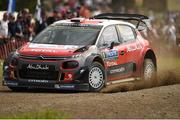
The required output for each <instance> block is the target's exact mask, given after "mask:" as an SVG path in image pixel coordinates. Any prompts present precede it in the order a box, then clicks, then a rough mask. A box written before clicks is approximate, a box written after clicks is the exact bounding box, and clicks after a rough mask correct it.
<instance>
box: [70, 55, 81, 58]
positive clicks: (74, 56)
mask: <svg viewBox="0 0 180 120" xmlns="http://www.w3.org/2000/svg"><path fill="white" fill-rule="evenodd" d="M81 56H82V54H76V55H73V56H72V58H78V57H81Z"/></svg>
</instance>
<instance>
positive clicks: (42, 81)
mask: <svg viewBox="0 0 180 120" xmlns="http://www.w3.org/2000/svg"><path fill="white" fill-rule="evenodd" d="M28 82H33V83H49V81H48V80H28Z"/></svg>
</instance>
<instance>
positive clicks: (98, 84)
mask: <svg viewBox="0 0 180 120" xmlns="http://www.w3.org/2000/svg"><path fill="white" fill-rule="evenodd" d="M88 83H89V87H90V91H93V92H98V91H100V90H101V89H102V88H103V87H104V85H105V73H104V67H103V66H102V65H101V64H100V63H98V62H93V63H92V65H91V66H90V68H89V74H88Z"/></svg>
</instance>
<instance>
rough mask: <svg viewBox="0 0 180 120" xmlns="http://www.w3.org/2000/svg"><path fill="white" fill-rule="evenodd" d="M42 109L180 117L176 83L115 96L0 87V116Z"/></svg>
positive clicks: (77, 114) (92, 115)
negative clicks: (13, 90)
mask: <svg viewBox="0 0 180 120" xmlns="http://www.w3.org/2000/svg"><path fill="white" fill-rule="evenodd" d="M43 109H55V110H58V111H62V112H65V113H68V114H69V115H70V116H71V117H72V118H138V119H139V118H180V84H176V85H169V86H161V87H156V88H150V89H142V90H137V91H129V92H117V93H73V92H68V93H62V92H52V91H51V92H47V91H39V92H37V91H36V92H33V91H31V92H23V93H18V92H11V91H10V90H8V89H6V88H5V87H0V115H6V114H7V115H9V114H16V113H18V114H19V113H24V112H32V111H33V112H34V111H40V110H43Z"/></svg>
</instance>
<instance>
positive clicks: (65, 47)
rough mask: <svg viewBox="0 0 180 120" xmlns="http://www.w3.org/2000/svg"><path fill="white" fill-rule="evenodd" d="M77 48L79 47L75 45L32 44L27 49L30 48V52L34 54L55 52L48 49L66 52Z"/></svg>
mask: <svg viewBox="0 0 180 120" xmlns="http://www.w3.org/2000/svg"><path fill="white" fill-rule="evenodd" d="M78 47H79V46H77V45H51V44H33V43H31V44H30V45H29V48H32V49H31V51H34V52H56V51H55V50H49V49H65V50H68V49H77V48H78ZM33 48H34V49H33ZM35 48H41V49H35ZM43 48H44V49H43ZM46 48H49V49H46Z"/></svg>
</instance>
